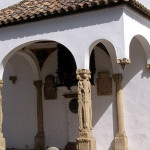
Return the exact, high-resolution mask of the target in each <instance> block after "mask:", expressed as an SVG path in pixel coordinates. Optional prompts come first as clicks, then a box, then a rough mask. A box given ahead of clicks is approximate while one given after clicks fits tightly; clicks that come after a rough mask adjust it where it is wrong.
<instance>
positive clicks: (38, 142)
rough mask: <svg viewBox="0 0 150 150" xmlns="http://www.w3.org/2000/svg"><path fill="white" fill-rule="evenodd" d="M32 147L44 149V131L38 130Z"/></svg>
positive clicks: (39, 149) (36, 149)
mask: <svg viewBox="0 0 150 150" xmlns="http://www.w3.org/2000/svg"><path fill="white" fill-rule="evenodd" d="M34 149H35V150H45V136H44V132H38V133H37V135H36V136H35V138H34Z"/></svg>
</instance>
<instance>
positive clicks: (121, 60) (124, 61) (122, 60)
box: [117, 58, 131, 70]
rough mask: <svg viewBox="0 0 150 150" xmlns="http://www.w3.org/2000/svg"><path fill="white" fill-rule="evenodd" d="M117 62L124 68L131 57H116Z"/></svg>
mask: <svg viewBox="0 0 150 150" xmlns="http://www.w3.org/2000/svg"><path fill="white" fill-rule="evenodd" d="M117 63H118V64H120V65H121V68H122V69H123V70H124V69H125V67H126V65H128V64H130V63H131V59H128V58H123V59H117Z"/></svg>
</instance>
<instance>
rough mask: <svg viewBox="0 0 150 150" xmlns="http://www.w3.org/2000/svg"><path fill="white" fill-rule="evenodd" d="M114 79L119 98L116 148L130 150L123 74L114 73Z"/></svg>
mask: <svg viewBox="0 0 150 150" xmlns="http://www.w3.org/2000/svg"><path fill="white" fill-rule="evenodd" d="M113 79H114V81H115V83H116V99H117V122H118V131H117V134H116V136H115V141H114V142H115V150H128V139H127V136H126V132H125V127H124V107H123V96H122V85H121V83H122V79H123V77H122V74H114V75H113Z"/></svg>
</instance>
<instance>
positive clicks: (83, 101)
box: [77, 70, 92, 131]
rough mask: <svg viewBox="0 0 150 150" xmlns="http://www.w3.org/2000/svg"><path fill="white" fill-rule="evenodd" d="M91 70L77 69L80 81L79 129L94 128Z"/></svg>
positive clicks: (89, 129) (88, 129)
mask: <svg viewBox="0 0 150 150" xmlns="http://www.w3.org/2000/svg"><path fill="white" fill-rule="evenodd" d="M90 78H91V76H90V71H88V72H87V71H83V70H82V71H77V79H78V80H79V82H78V103H79V108H78V114H79V130H80V131H91V130H92V108H91V107H92V104H91V83H90V81H89V79H90Z"/></svg>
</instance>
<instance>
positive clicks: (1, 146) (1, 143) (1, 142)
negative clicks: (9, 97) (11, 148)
mask: <svg viewBox="0 0 150 150" xmlns="http://www.w3.org/2000/svg"><path fill="white" fill-rule="evenodd" d="M2 87H3V81H2V80H0V150H6V143H5V138H4V137H3V133H2V123H3V111H2V94H1V90H2Z"/></svg>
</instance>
